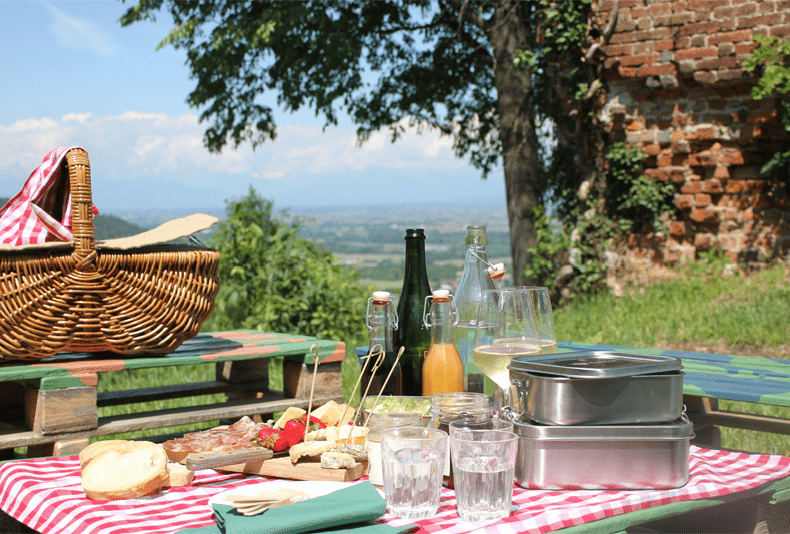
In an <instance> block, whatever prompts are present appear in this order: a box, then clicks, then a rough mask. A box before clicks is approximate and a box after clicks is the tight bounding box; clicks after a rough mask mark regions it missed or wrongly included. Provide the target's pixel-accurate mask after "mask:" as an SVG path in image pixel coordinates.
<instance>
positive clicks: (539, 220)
mask: <svg viewBox="0 0 790 534" xmlns="http://www.w3.org/2000/svg"><path fill="white" fill-rule="evenodd" d="M532 220H533V221H534V222H535V230H536V232H537V235H538V244H537V246H535V247H533V248H530V249H529V253H530V254H531V255H532V262H531V263H530V264H529V265H527V267H526V269H525V271H524V275H525V276H526V277H527V278H529V279H532V280H536V281H537V284H538V285H541V286H546V287H550V286H551V284H552V282H553V281H554V279H555V278H556V276H557V273H558V272H559V269H560V267H561V261H562V260H563V259H565V258H566V257H567V255H568V249H569V248H570V246H571V239H570V236H569V235H568V233H567V232H566V231H565V229H564V228H562V227H555V226H553V225H552V221H551V219H549V218H548V217H547V216H546V209H545V208H544V207H543V206H539V207H537V208H535V209H534V210H533V212H532Z"/></svg>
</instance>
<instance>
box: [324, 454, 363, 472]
mask: <svg viewBox="0 0 790 534" xmlns="http://www.w3.org/2000/svg"><path fill="white" fill-rule="evenodd" d="M356 463H357V462H356V460H354V457H353V456H351V455H350V454H346V453H344V452H334V451H329V452H325V453H323V454H321V467H323V468H324V469H346V468H348V467H354V466H355V465H356Z"/></svg>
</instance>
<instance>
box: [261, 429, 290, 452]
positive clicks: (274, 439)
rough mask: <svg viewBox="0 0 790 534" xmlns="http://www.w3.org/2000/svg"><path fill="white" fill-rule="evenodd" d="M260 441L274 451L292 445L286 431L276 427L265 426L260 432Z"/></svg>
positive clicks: (282, 449)
mask: <svg viewBox="0 0 790 534" xmlns="http://www.w3.org/2000/svg"><path fill="white" fill-rule="evenodd" d="M258 443H260V444H261V445H262V446H263V447H266V448H267V449H271V450H272V451H274V452H280V451H284V450H285V449H287V448H288V447H289V446H290V445H289V442H288V438H287V437H286V436H285V434H284V432H282V431H280V430H277V429H276V428H263V429H261V431H260V432H258Z"/></svg>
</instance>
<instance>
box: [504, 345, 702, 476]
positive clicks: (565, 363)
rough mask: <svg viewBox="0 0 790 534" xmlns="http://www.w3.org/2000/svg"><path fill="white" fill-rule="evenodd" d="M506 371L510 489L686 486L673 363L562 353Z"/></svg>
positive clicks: (678, 369) (689, 428) (685, 430)
mask: <svg viewBox="0 0 790 534" xmlns="http://www.w3.org/2000/svg"><path fill="white" fill-rule="evenodd" d="M509 370H510V380H511V406H510V408H511V410H512V411H511V414H510V415H511V418H512V420H513V426H514V431H515V432H516V433H517V434H518V435H519V452H518V458H517V460H516V482H517V483H518V484H519V485H521V486H523V487H525V488H535V489H654V488H676V487H680V486H683V485H684V484H686V482H687V481H688V476H689V470H688V464H689V443H690V441H691V439H692V438H693V437H694V433H693V425H692V424H691V422H690V421H689V420H688V418H687V417H686V416H685V414H684V413H683V375H684V372H683V366H682V364H681V362H680V360H679V359H677V358H673V357H669V356H657V355H644V354H626V353H619V352H607V351H591V352H569V353H564V354H550V355H542V356H532V357H523V358H514V359H513V360H512V361H511V364H510V366H509Z"/></svg>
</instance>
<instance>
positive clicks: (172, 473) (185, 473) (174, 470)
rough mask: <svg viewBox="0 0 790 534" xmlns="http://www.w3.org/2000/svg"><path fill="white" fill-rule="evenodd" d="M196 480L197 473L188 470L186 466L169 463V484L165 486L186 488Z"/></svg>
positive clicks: (166, 483)
mask: <svg viewBox="0 0 790 534" xmlns="http://www.w3.org/2000/svg"><path fill="white" fill-rule="evenodd" d="M194 479H195V472H194V471H191V470H189V469H187V467H186V466H185V465H182V464H179V463H176V462H167V482H165V486H168V487H171V488H174V487H178V486H186V485H188V484H189V483H190V482H192V481H193V480H194Z"/></svg>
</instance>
